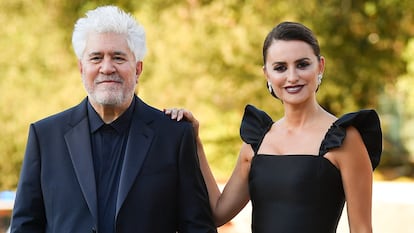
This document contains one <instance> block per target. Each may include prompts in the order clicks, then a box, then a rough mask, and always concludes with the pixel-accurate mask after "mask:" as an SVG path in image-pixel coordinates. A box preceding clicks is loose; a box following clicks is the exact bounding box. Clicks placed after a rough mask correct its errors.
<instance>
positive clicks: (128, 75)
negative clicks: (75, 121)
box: [79, 33, 142, 107]
mask: <svg viewBox="0 0 414 233" xmlns="http://www.w3.org/2000/svg"><path fill="white" fill-rule="evenodd" d="M79 69H80V72H81V74H82V81H83V84H84V86H85V89H86V91H87V93H88V97H89V100H90V101H91V102H92V104H99V105H101V106H111V107H122V106H129V103H130V101H131V100H132V97H133V95H134V91H135V87H136V85H137V83H138V77H139V75H140V74H141V71H142V62H137V61H135V56H134V54H133V53H132V52H131V50H130V49H129V47H128V44H127V41H126V36H125V35H123V34H116V33H91V34H90V35H89V37H88V39H87V41H86V47H85V51H84V53H83V56H82V59H81V60H80V61H79Z"/></svg>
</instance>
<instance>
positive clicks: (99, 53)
mask: <svg viewBox="0 0 414 233" xmlns="http://www.w3.org/2000/svg"><path fill="white" fill-rule="evenodd" d="M97 55H102V53H101V52H91V53H89V54H88V56H89V57H93V56H97Z"/></svg>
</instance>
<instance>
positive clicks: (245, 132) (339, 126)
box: [240, 105, 382, 169]
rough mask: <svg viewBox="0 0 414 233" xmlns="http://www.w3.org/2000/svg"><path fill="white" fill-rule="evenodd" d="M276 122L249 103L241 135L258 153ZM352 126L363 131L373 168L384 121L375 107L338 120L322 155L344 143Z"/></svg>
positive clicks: (361, 133)
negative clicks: (347, 131) (381, 122)
mask: <svg viewBox="0 0 414 233" xmlns="http://www.w3.org/2000/svg"><path fill="white" fill-rule="evenodd" d="M273 123H274V122H273V120H272V118H271V117H270V116H269V115H267V113H265V112H264V111H262V110H259V109H257V108H256V107H254V106H252V105H246V107H245V109H244V115H243V119H242V122H241V126H240V136H241V138H242V140H243V141H244V142H245V143H247V144H250V145H251V147H252V149H253V151H254V152H255V154H257V151H258V150H259V147H260V144H261V143H262V141H263V138H264V136H265V134H266V133H267V132H268V131H269V129H270V127H272V124H273ZM349 126H354V127H355V128H356V129H357V130H358V131H359V133H360V135H361V137H362V140H363V142H364V144H365V147H366V148H367V151H368V154H369V157H370V160H371V165H372V168H373V169H375V168H376V167H377V166H378V164H379V162H380V159H381V153H382V132H381V125H380V120H379V117H378V114H377V113H376V112H375V110H360V111H357V112H351V113H347V114H345V115H343V116H342V117H340V118H339V119H338V120H336V121H335V122H334V123H333V124H332V126H331V127H330V128H329V130H328V132H327V133H326V135H325V138H324V140H323V141H322V143H321V146H320V150H319V156H323V155H325V154H326V153H327V152H328V151H329V150H331V149H334V148H338V147H340V146H341V145H342V143H343V141H344V139H345V136H346V128H347V127H349Z"/></svg>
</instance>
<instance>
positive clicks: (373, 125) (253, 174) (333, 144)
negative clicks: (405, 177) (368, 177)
mask: <svg viewBox="0 0 414 233" xmlns="http://www.w3.org/2000/svg"><path fill="white" fill-rule="evenodd" d="M272 124H273V121H272V119H271V118H270V117H269V116H268V115H267V114H266V113H265V112H263V111H261V110H259V109H257V108H255V107H254V106H252V105H247V106H246V108H245V114H244V116H243V120H242V124H241V127H240V135H241V137H242V139H243V140H244V141H245V142H246V143H248V144H250V145H251V146H252V148H253V150H254V152H255V156H254V157H253V159H252V163H251V168H250V174H249V191H250V198H251V201H252V206H253V213H252V232H253V233H278V232H280V233H297V232H307V233H334V232H336V228H337V225H338V221H339V219H340V217H341V214H342V210H343V206H344V203H345V194H344V190H343V187H342V179H341V174H340V171H339V170H338V169H337V168H336V167H335V166H334V165H333V164H332V163H331V162H330V161H329V160H328V159H326V158H325V157H324V155H325V154H326V152H328V151H329V150H330V149H333V148H338V147H340V146H341V145H342V142H343V140H344V138H345V137H346V128H347V127H349V126H353V127H355V128H356V129H358V131H359V132H360V134H361V136H362V139H363V141H364V143H365V146H366V148H367V150H368V153H369V156H370V159H371V163H372V166H373V168H375V167H376V166H377V165H378V163H379V160H380V156H381V151H382V134H381V128H380V123H379V118H378V115H377V114H376V112H375V111H374V110H361V111H358V112H354V113H349V114H346V115H344V116H342V117H340V118H339V119H338V120H337V121H335V122H334V123H333V124H332V126H331V127H330V129H329V130H328V131H327V133H326V135H325V138H324V139H323V141H322V142H321V146H320V151H319V155H299V154H298V155H284V156H274V155H264V154H257V151H258V148H259V147H260V144H261V143H262V140H263V138H264V136H265V134H266V133H267V132H268V131H269V129H270V127H271V126H272Z"/></svg>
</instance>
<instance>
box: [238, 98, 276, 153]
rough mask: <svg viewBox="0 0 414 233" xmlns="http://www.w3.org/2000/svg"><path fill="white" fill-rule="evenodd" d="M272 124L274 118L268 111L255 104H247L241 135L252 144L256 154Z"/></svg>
mask: <svg viewBox="0 0 414 233" xmlns="http://www.w3.org/2000/svg"><path fill="white" fill-rule="evenodd" d="M272 124H273V120H272V118H270V116H269V115H267V113H265V112H264V111H262V110H259V109H257V108H256V107H254V106H253V105H249V104H248V105H246V107H245V109H244V115H243V119H242V122H241V126H240V136H241V138H242V139H243V141H244V142H245V143H247V144H250V145H251V146H252V148H253V151H254V152H255V154H256V153H257V151H258V150H259V146H260V144H261V143H262V140H263V138H264V135H265V134H266V132H267V131H269V129H270V127H272Z"/></svg>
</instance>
